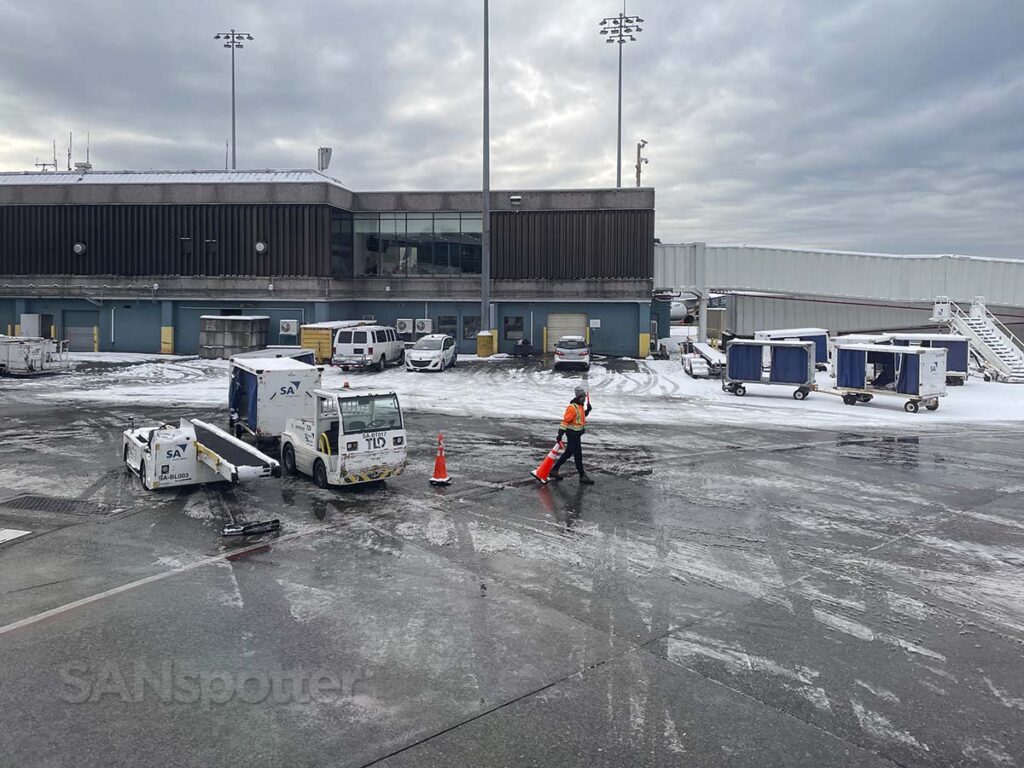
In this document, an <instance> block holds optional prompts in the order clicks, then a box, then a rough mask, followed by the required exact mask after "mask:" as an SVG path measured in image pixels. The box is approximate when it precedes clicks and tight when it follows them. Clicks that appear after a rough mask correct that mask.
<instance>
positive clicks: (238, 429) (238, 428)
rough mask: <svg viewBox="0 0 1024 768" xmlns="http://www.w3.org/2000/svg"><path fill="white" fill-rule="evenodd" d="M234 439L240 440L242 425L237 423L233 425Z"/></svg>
mask: <svg viewBox="0 0 1024 768" xmlns="http://www.w3.org/2000/svg"><path fill="white" fill-rule="evenodd" d="M235 437H237V438H238V439H239V440H241V439H242V425H241V424H237V423H236V424H235Z"/></svg>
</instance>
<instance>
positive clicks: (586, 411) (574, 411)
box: [548, 387, 594, 485]
mask: <svg viewBox="0 0 1024 768" xmlns="http://www.w3.org/2000/svg"><path fill="white" fill-rule="evenodd" d="M575 395H576V396H575V397H573V399H572V400H571V401H570V402H569V406H568V407H567V408H566V409H565V416H563V417H562V423H561V424H559V425H558V443H559V445H561V443H562V437H563V436H565V437H566V438H567V439H568V446H567V447H566V449H565V453H563V454H562V455H561V457H559V459H558V461H557V462H555V466H554V468H552V470H551V474H550V475H548V477H549V478H550V479H552V480H561V479H562V477H561V476H560V475H559V474H558V470H559V468H560V467H561V466H562V465H563V464H565V462H566V461H568V460H569V457H570V456H572V457H573V459H575V460H576V471H577V472H579V474H580V483H582V484H583V485H593V484H594V481H593V480H591V479H590V478H589V477H587V473H586V472H585V471H584V469H583V442H582V441H583V432H584V431H585V430H586V424H587V416H589V415H590V410H591V409H590V403H589V402H588V398H587V390H585V389H583V387H576V393H575Z"/></svg>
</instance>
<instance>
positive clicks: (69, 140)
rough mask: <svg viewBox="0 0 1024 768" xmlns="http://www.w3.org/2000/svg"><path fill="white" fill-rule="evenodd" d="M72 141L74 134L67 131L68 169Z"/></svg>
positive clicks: (69, 167)
mask: <svg viewBox="0 0 1024 768" xmlns="http://www.w3.org/2000/svg"><path fill="white" fill-rule="evenodd" d="M73 143H74V135H73V134H72V133H71V131H68V170H69V171H70V170H71V145H72V144H73Z"/></svg>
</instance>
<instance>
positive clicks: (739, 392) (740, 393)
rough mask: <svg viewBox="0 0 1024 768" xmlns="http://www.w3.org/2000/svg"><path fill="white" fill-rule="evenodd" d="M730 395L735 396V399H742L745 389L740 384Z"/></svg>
mask: <svg viewBox="0 0 1024 768" xmlns="http://www.w3.org/2000/svg"><path fill="white" fill-rule="evenodd" d="M732 393H733V394H734V395H736V397H743V396H744V395H745V394H747V388H746V387H744V386H743V385H742V384H740V385H739V386H738V387H736V389H734V390H733V391H732Z"/></svg>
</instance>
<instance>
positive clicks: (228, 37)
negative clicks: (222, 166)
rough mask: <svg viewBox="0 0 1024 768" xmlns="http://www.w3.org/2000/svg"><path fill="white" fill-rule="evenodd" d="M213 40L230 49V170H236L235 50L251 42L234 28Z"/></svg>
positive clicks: (248, 37)
mask: <svg viewBox="0 0 1024 768" xmlns="http://www.w3.org/2000/svg"><path fill="white" fill-rule="evenodd" d="M213 39H214V40H223V41H224V47H225V48H230V49H231V170H235V169H236V168H238V155H237V153H236V150H237V147H236V146H235V49H236V48H244V47H245V46H244V45H243V44H242V42H241V41H242V40H252V39H253V38H252V35H250V34H249V33H248V32H237V31H235V29H234V28H232V29H231V31H230V32H218V33H217V34H216V35H214V36H213Z"/></svg>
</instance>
